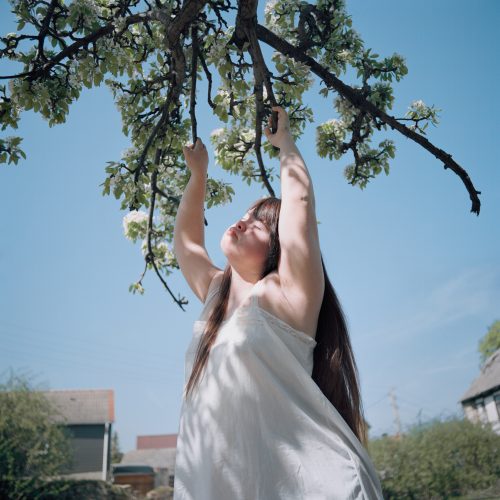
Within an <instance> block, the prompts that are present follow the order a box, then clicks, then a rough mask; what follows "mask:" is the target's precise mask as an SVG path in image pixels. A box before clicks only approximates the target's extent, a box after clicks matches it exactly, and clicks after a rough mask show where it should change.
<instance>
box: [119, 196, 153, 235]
mask: <svg viewBox="0 0 500 500" xmlns="http://www.w3.org/2000/svg"><path fill="white" fill-rule="evenodd" d="M125 187H126V186H125ZM147 220H148V214H147V213H145V212H142V211H140V210H139V211H138V210H132V211H131V212H129V213H128V214H127V215H125V217H123V232H124V234H125V236H126V237H127V238H128V239H131V240H133V239H135V238H136V237H137V232H138V230H139V228H140V226H141V225H142V224H144V222H146V221H147Z"/></svg>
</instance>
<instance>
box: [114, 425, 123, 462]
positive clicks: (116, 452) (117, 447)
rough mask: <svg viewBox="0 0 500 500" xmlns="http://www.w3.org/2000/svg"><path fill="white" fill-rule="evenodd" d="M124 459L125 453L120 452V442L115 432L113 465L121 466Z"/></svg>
mask: <svg viewBox="0 0 500 500" xmlns="http://www.w3.org/2000/svg"><path fill="white" fill-rule="evenodd" d="M122 458H123V453H122V452H121V451H120V442H119V441H118V433H117V432H116V431H113V436H112V438H111V463H112V464H119V463H120V462H121V460H122Z"/></svg>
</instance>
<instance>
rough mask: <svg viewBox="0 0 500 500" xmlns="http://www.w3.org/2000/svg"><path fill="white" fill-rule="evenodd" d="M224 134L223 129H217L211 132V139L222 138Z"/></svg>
mask: <svg viewBox="0 0 500 500" xmlns="http://www.w3.org/2000/svg"><path fill="white" fill-rule="evenodd" d="M223 134H224V129H223V128H215V129H214V130H212V132H210V137H220V136H221V135H223Z"/></svg>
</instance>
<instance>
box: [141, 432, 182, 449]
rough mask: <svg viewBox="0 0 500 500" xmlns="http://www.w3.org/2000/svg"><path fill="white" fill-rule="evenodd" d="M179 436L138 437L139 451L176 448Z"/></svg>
mask: <svg viewBox="0 0 500 500" xmlns="http://www.w3.org/2000/svg"><path fill="white" fill-rule="evenodd" d="M176 447H177V434H157V435H156V436H155V435H153V436H137V449H138V450H146V449H151V448H176Z"/></svg>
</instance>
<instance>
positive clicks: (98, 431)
mask: <svg viewBox="0 0 500 500" xmlns="http://www.w3.org/2000/svg"><path fill="white" fill-rule="evenodd" d="M66 428H67V429H68V432H69V434H70V435H71V442H72V447H73V465H72V468H71V470H70V472H94V471H102V465H103V464H102V459H103V446H104V424H85V425H68V426H66ZM108 464H109V461H108Z"/></svg>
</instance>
